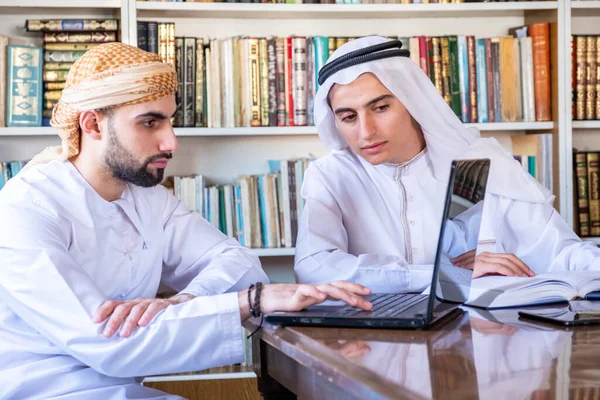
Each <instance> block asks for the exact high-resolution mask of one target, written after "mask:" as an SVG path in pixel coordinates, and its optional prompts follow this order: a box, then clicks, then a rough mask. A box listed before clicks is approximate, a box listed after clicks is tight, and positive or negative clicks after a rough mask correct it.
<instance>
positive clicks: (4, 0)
mask: <svg viewBox="0 0 600 400" xmlns="http://www.w3.org/2000/svg"><path fill="white" fill-rule="evenodd" d="M37 7H39V8H43V9H48V8H120V7H121V0H0V10H2V11H1V12H4V11H5V8H14V9H18V8H37Z"/></svg>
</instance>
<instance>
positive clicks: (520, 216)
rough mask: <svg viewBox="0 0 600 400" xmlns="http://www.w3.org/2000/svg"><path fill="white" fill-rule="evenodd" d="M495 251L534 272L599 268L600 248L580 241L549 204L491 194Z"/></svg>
mask: <svg viewBox="0 0 600 400" xmlns="http://www.w3.org/2000/svg"><path fill="white" fill-rule="evenodd" d="M494 201H496V202H497V207H498V210H499V211H500V212H497V213H496V230H497V233H496V235H497V236H496V240H497V241H498V242H499V243H498V244H499V246H497V247H498V251H499V252H506V253H512V254H514V255H516V256H517V257H519V258H520V259H521V260H523V262H524V263H525V264H527V265H528V266H529V268H531V269H532V270H533V271H534V272H536V273H543V272H558V271H576V270H600V249H599V248H598V247H597V246H595V245H593V244H591V243H587V242H583V241H582V240H581V239H580V238H579V237H578V236H577V235H576V234H575V232H573V230H572V229H571V228H569V226H568V225H567V223H566V222H565V221H564V220H563V219H562V217H561V216H560V215H559V214H558V212H556V210H555V209H554V208H553V207H552V206H550V205H549V204H536V203H528V202H523V201H515V200H509V199H505V198H500V197H498V196H494Z"/></svg>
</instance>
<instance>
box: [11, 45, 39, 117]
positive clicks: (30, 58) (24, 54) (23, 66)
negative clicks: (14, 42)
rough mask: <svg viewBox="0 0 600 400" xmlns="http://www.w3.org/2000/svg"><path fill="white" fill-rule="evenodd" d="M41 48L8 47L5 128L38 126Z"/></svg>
mask: <svg viewBox="0 0 600 400" xmlns="http://www.w3.org/2000/svg"><path fill="white" fill-rule="evenodd" d="M42 62H43V61H42V49H41V48H40V47H30V46H8V81H7V88H8V90H7V104H6V125H7V126H41V125H42V87H43V86H42V66H43V65H42Z"/></svg>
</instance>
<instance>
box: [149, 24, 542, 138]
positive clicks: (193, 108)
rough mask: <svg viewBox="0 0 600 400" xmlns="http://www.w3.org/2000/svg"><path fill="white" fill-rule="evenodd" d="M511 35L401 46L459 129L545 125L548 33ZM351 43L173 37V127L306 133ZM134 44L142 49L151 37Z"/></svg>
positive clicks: (532, 30) (531, 29) (422, 39)
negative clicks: (337, 57) (340, 53)
mask: <svg viewBox="0 0 600 400" xmlns="http://www.w3.org/2000/svg"><path fill="white" fill-rule="evenodd" d="M149 27H150V25H148V28H149ZM138 28H139V27H138ZM144 29H145V28H144V27H142V28H141V31H142V32H143V31H144ZM138 31H139V30H138ZM147 32H150V29H148V30H147ZM165 34H169V33H167V32H165ZM513 35H514V36H516V37H514V36H502V37H499V38H482V39H476V38H475V37H474V36H444V37H426V36H418V37H411V38H406V37H400V38H399V39H400V40H401V41H402V42H403V45H404V47H405V48H408V49H410V52H411V58H412V59H413V61H414V62H415V63H417V64H418V65H419V66H420V67H421V69H422V70H423V72H425V73H426V74H427V75H428V76H429V77H430V78H431V80H432V82H433V83H434V85H435V86H436V88H437V90H438V92H439V93H440V95H442V96H443V97H444V99H445V100H446V102H447V103H448V105H449V106H450V107H451V108H452V109H453V110H454V112H455V113H456V115H457V116H458V117H459V118H460V119H461V120H462V121H463V122H465V123H471V122H479V123H486V122H520V121H550V120H551V119H552V116H551V104H550V102H551V96H550V46H549V41H550V37H549V25H548V24H547V23H536V24H533V25H530V26H525V27H520V28H519V29H515V30H514V32H513ZM353 39H355V38H347V37H342V38H340V37H326V36H316V37H303V36H294V37H286V38H282V37H270V38H263V37H261V38H258V37H233V38H226V39H212V40H206V39H201V38H193V37H192V38H190V37H177V36H176V37H175V38H174V40H173V43H172V46H173V47H174V52H175V68H176V70H177V73H178V78H179V91H178V93H177V104H178V113H177V114H176V118H175V121H174V126H184V127H193V126H196V127H210V128H221V127H225V128H233V127H250V126H252V127H259V126H305V125H313V124H314V121H313V102H314V97H315V94H316V90H317V89H318V84H317V76H318V71H319V69H320V68H321V67H322V66H323V65H324V64H325V62H326V61H327V59H328V57H329V56H330V55H331V54H332V53H333V51H335V50H336V49H337V48H338V47H339V46H341V45H343V44H344V43H346V42H348V41H350V40H353ZM139 41H140V43H139V44H140V46H141V47H142V46H144V43H146V44H148V43H150V42H151V40H150V36H147V37H144V36H140V38H139ZM152 41H154V39H153V40H152ZM163 41H164V42H165V43H166V46H168V47H170V46H171V39H169V38H167V39H164V40H163V38H162V37H161V34H160V32H159V34H158V42H159V43H161V42H163ZM148 48H149V50H150V46H148ZM153 48H154V50H156V46H154V47H153ZM167 52H168V51H167Z"/></svg>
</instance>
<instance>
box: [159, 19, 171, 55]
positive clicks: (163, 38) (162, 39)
mask: <svg viewBox="0 0 600 400" xmlns="http://www.w3.org/2000/svg"><path fill="white" fill-rule="evenodd" d="M167 25H168V24H166V23H160V24H158V55H159V56H160V59H161V60H162V62H165V63H166V62H167V45H168V42H169V29H168V26H167Z"/></svg>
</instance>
